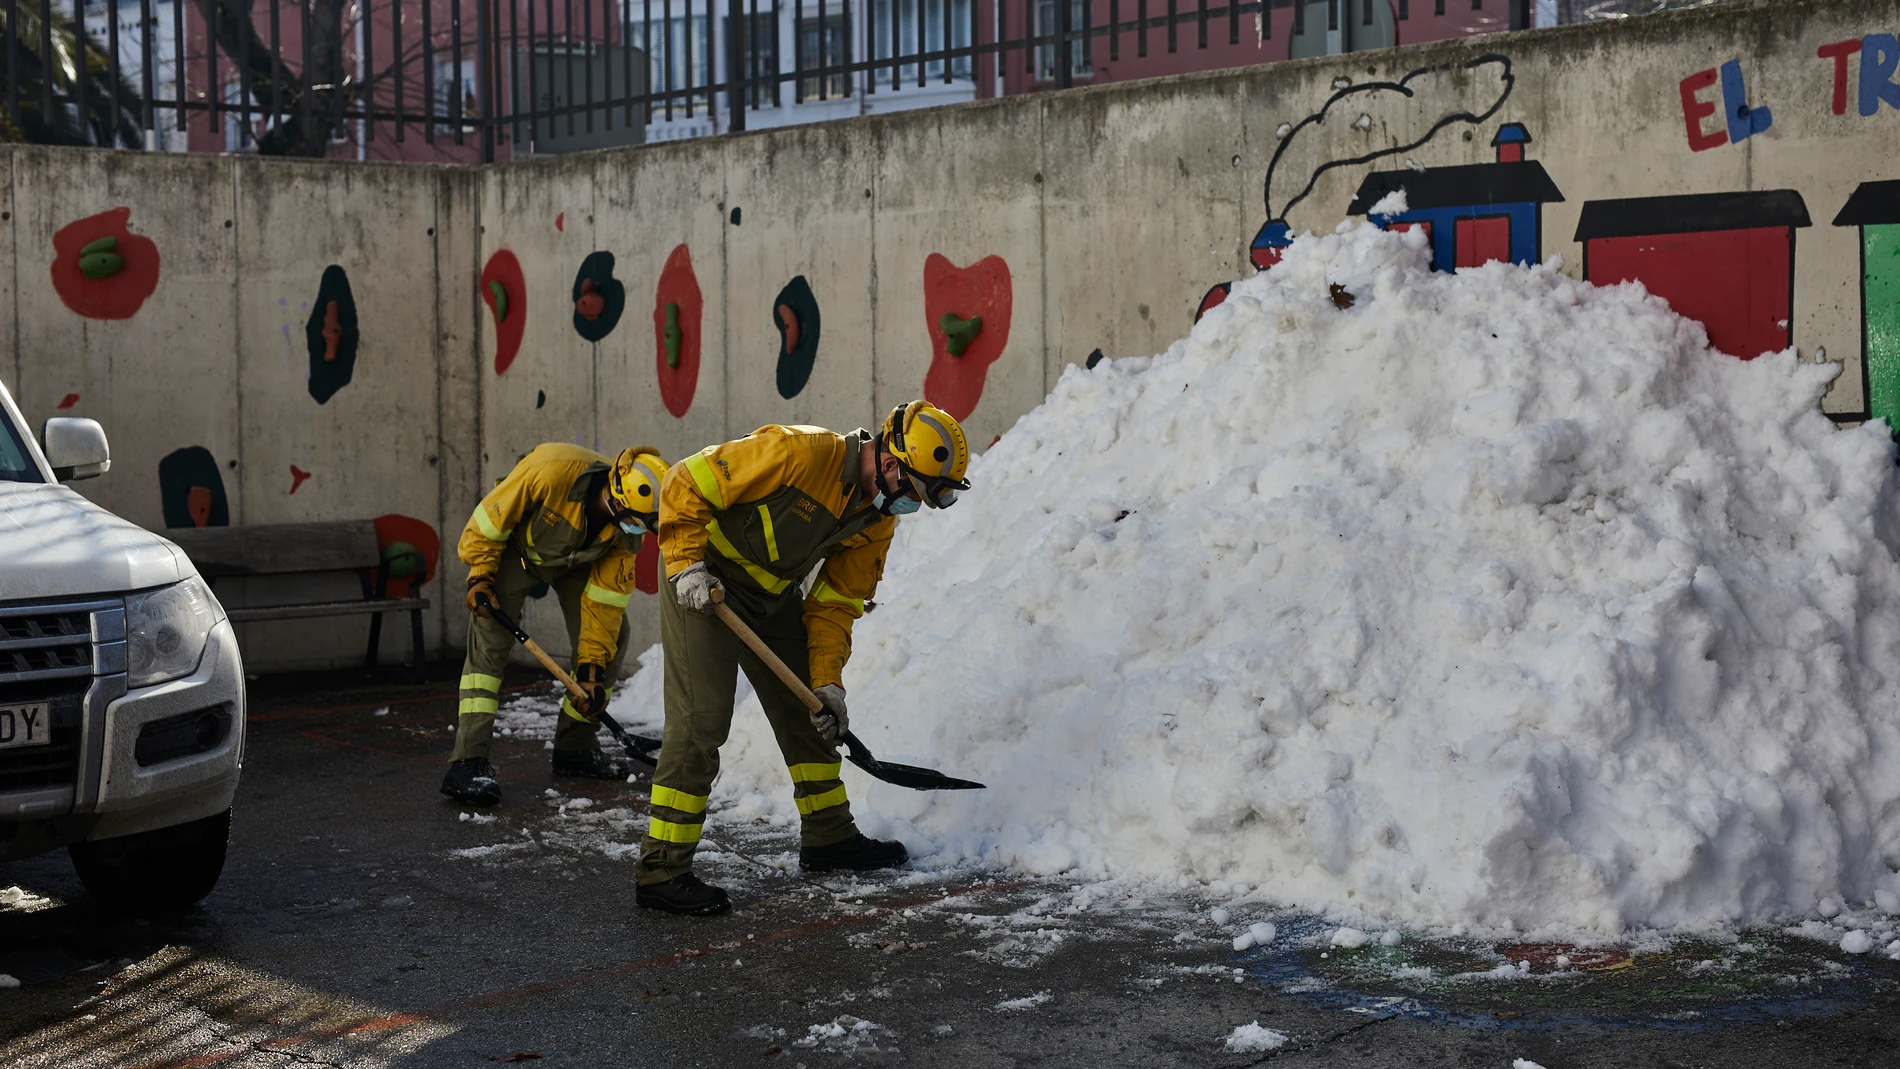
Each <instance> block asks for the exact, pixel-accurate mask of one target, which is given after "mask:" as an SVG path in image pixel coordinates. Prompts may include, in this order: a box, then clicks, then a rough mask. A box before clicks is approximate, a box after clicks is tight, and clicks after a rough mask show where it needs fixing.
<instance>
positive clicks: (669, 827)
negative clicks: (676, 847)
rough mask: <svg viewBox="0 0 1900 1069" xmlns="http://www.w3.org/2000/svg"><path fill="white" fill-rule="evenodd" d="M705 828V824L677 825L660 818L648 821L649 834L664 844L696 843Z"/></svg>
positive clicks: (652, 818)
mask: <svg viewBox="0 0 1900 1069" xmlns="http://www.w3.org/2000/svg"><path fill="white" fill-rule="evenodd" d="M705 828H706V826H705V825H704V824H675V823H673V822H672V821H670V820H661V819H660V818H659V817H651V818H649V819H648V820H647V834H648V835H649V836H651V837H653V838H655V839H658V840H660V841H661V842H663V843H696V842H698V841H699V836H700V833H701V832H703V831H704V830H705Z"/></svg>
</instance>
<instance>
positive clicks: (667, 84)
mask: <svg viewBox="0 0 1900 1069" xmlns="http://www.w3.org/2000/svg"><path fill="white" fill-rule="evenodd" d="M630 29H631V31H632V35H633V43H634V47H636V48H641V49H645V50H646V54H647V66H648V72H647V84H648V85H649V86H650V87H651V91H652V93H653V94H654V96H655V97H656V98H658V97H661V96H663V95H664V94H665V93H666V91H667V89H668V88H671V89H672V90H673V92H674V93H676V94H678V95H676V96H674V98H673V104H672V106H673V107H675V108H683V107H685V106H687V104H688V103H691V104H692V105H693V106H694V107H709V106H710V102H709V98H708V97H707V94H706V92H705V91H704V90H703V89H700V88H699V86H702V85H704V84H706V82H708V81H710V80H711V79H709V78H707V77H706V18H705V16H703V15H695V16H693V17H691V18H688V17H686V16H685V15H681V16H680V17H679V18H676V19H673V20H672V21H671V22H660V21H658V20H656V21H655V22H654V23H653V26H652V30H653V33H652V37H653V40H652V45H651V47H649V46H648V42H647V36H648V35H647V29H648V27H647V25H646V24H645V23H635V24H634V25H633V26H632V27H630ZM688 89H691V90H693V92H692V93H691V94H688V93H686V92H684V91H685V90H688ZM666 107H667V105H666V102H665V101H664V100H660V99H655V100H654V102H653V111H654V114H656V115H659V116H661V117H664V116H665V114H666Z"/></svg>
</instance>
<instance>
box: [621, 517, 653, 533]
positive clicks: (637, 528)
mask: <svg viewBox="0 0 1900 1069" xmlns="http://www.w3.org/2000/svg"><path fill="white" fill-rule="evenodd" d="M620 529H621V530H622V531H625V532H626V533H628V534H630V535H643V534H646V533H647V529H646V528H645V527H643V526H641V525H640V523H639V521H637V520H636V521H633V522H628V521H625V520H623V521H621V522H620Z"/></svg>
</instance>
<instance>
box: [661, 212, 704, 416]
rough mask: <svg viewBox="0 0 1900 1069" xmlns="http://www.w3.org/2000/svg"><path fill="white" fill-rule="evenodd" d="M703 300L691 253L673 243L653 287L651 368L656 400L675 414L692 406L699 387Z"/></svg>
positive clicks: (684, 412) (684, 247) (683, 413)
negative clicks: (655, 380) (656, 381)
mask: <svg viewBox="0 0 1900 1069" xmlns="http://www.w3.org/2000/svg"><path fill="white" fill-rule="evenodd" d="M705 303H706V302H705V299H704V298H703V297H702V296H701V295H700V292H699V278H698V276H696V275H694V274H693V254H692V252H691V251H690V250H688V249H687V248H686V246H685V245H683V244H682V245H676V246H674V248H673V251H672V252H671V253H669V254H668V255H667V257H666V266H665V267H663V268H661V269H660V281H659V284H658V285H657V286H655V287H654V290H653V342H654V346H655V352H654V355H653V368H654V374H655V375H656V376H658V378H659V383H660V400H661V401H662V402H663V403H664V404H665V405H666V410H667V411H668V412H671V413H673V415H675V416H684V415H686V411H687V409H690V408H692V407H693V393H694V392H695V391H696V390H698V388H699V346H700V335H699V325H700V317H701V314H702V313H703V312H704V310H705Z"/></svg>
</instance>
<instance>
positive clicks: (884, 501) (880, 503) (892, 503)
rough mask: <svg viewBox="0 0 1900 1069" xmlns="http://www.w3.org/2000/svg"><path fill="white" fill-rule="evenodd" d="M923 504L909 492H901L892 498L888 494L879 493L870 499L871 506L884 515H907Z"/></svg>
mask: <svg viewBox="0 0 1900 1069" xmlns="http://www.w3.org/2000/svg"><path fill="white" fill-rule="evenodd" d="M923 504H924V503H923V502H921V501H919V500H917V499H916V498H914V497H912V496H910V495H909V494H901V495H899V496H898V497H896V498H892V497H891V496H890V495H889V494H879V495H877V496H876V497H874V498H872V499H871V507H872V508H875V509H877V510H878V511H879V512H882V513H884V514H885V515H886V516H908V515H910V514H911V513H913V512H916V511H917V510H918V509H919V508H922V507H923Z"/></svg>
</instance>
